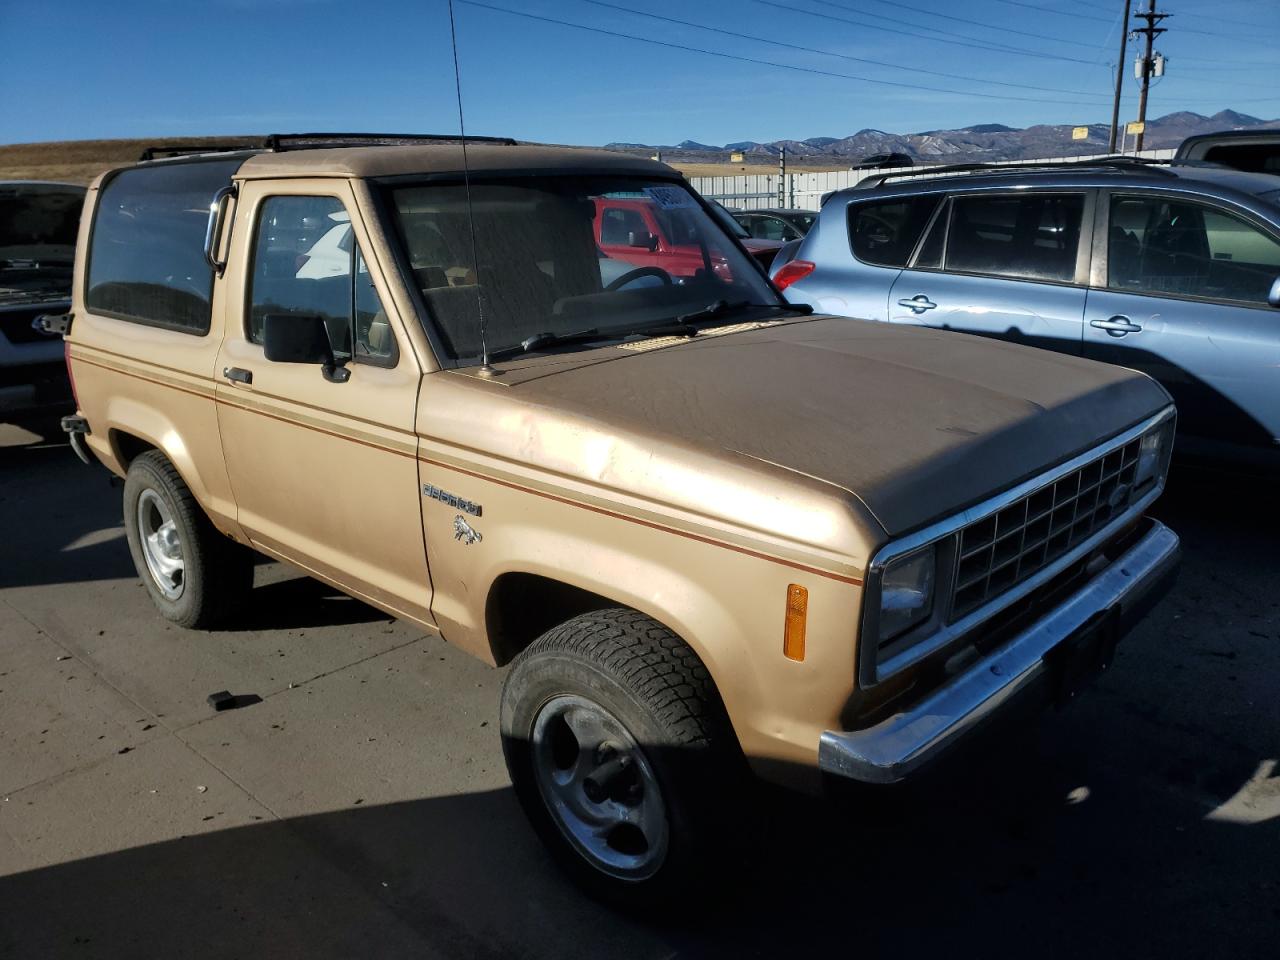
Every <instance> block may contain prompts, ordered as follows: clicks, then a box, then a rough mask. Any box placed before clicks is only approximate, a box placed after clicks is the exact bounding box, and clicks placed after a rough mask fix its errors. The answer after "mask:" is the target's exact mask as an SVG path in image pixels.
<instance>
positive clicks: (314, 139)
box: [263, 133, 519, 153]
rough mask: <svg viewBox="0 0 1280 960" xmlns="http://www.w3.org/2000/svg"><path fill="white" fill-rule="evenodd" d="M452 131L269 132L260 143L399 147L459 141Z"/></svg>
mask: <svg viewBox="0 0 1280 960" xmlns="http://www.w3.org/2000/svg"><path fill="white" fill-rule="evenodd" d="M461 142H462V137H461V136H460V135H458V134H452V133H273V134H271V135H270V136H269V137H267V138H266V139H265V140H264V141H263V146H264V147H266V148H267V149H268V150H272V151H275V152H276V153H283V152H285V151H286V150H323V149H325V148H327V147H399V146H409V145H412V144H415V143H461ZM467 142H468V143H496V144H500V145H502V146H505V147H516V146H519V144H518V143H517V142H516V141H515V140H513V139H511V138H510V137H472V136H468V137H467Z"/></svg>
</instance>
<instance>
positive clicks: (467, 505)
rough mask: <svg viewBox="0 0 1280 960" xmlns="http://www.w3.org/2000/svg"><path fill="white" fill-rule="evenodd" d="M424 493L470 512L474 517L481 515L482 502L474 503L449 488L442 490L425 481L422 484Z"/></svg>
mask: <svg viewBox="0 0 1280 960" xmlns="http://www.w3.org/2000/svg"><path fill="white" fill-rule="evenodd" d="M422 495H423V496H424V497H430V498H431V499H432V500H439V501H440V502H441V503H445V504H448V505H449V506H451V507H453V508H454V509H456V510H461V511H462V512H463V513H469V514H471V515H472V516H473V517H478V516H480V513H481V510H480V504H478V503H472V502H471V501H470V500H464V499H462V497H459V496H456V495H455V494H452V493H449V492H448V491H447V490H441V489H440V488H439V487H437V486H435V485H434V484H430V483H424V484H423V485H422Z"/></svg>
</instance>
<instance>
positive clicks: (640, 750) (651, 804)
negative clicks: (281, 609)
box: [502, 608, 752, 907]
mask: <svg viewBox="0 0 1280 960" xmlns="http://www.w3.org/2000/svg"><path fill="white" fill-rule="evenodd" d="M502 743H503V752H504V753H505V755H506V760H507V769H508V771H509V772H510V774H511V780H512V783H513V785H514V787H515V790H516V794H517V796H518V797H519V799H520V802H521V805H522V806H523V807H524V810H525V813H526V815H527V816H528V817H529V819H530V821H531V822H532V824H533V827H534V829H535V830H536V831H537V832H538V834H539V836H540V837H541V838H542V840H543V841H544V843H546V845H547V846H548V848H549V849H550V850H551V853H552V854H553V855H554V856H555V858H556V859H557V860H558V861H559V862H560V864H561V865H562V866H563V867H564V868H565V869H566V870H567V871H568V872H569V874H570V875H571V876H573V878H574V879H575V880H576V881H577V882H578V883H580V884H581V885H582V886H583V887H584V888H585V889H586V890H587V892H589V893H591V894H592V895H593V896H597V897H599V898H601V899H604V900H606V901H609V902H612V903H614V904H616V905H620V906H628V907H634V906H644V905H650V904H655V903H666V904H669V903H671V902H673V901H675V900H677V899H678V898H679V897H681V895H683V894H689V893H694V888H695V885H696V884H698V882H699V881H700V880H701V879H703V878H705V877H709V876H711V875H714V876H715V879H716V881H717V884H716V885H718V886H723V884H724V879H725V877H726V876H732V874H733V871H732V869H730V867H731V863H732V861H733V859H734V857H735V854H733V853H732V852H731V851H732V849H733V846H734V844H733V841H734V840H736V839H737V828H738V827H740V826H741V825H742V824H743V823H744V822H745V820H746V819H747V818H746V816H745V813H746V811H748V810H749V809H750V806H751V803H750V798H751V786H752V785H751V784H750V782H749V777H748V776H747V772H746V765H745V763H744V762H743V758H742V754H741V751H740V749H739V747H738V743H737V740H736V738H735V737H734V735H733V731H732V728H731V726H730V724H729V720H728V717H727V716H726V714H725V711H724V707H723V705H722V704H721V701H720V697H719V695H718V694H717V692H716V689H715V686H714V684H713V683H712V681H711V676H710V674H709V673H708V672H707V669H706V667H705V666H703V664H702V662H701V661H700V660H699V659H698V657H697V655H696V654H695V653H694V652H693V650H692V649H690V648H689V647H688V646H687V645H686V644H685V643H684V642H683V641H682V640H680V638H679V637H677V636H676V635H675V634H673V633H672V632H671V631H670V630H668V629H667V628H666V627H664V626H662V625H661V624H659V623H657V622H655V621H654V620H652V619H650V618H648V617H646V616H644V615H643V614H640V613H638V612H636V611H634V610H628V609H621V608H618V609H607V610H597V611H593V612H590V613H585V614H582V615H581V616H578V617H574V618H573V619H572V620H569V621H567V622H565V623H563V624H561V625H559V626H557V627H553V628H552V629H551V630H549V631H547V632H546V633H545V634H543V635H542V636H541V637H540V638H538V639H537V640H536V641H534V642H533V644H531V645H530V646H529V647H528V649H526V650H525V651H524V652H523V653H522V654H521V655H520V656H519V657H518V658H517V659H516V662H515V664H514V665H513V667H512V669H511V672H510V674H509V675H508V676H507V680H506V683H505V684H504V686H503V690H502ZM709 892H710V889H709V888H701V889H699V890H698V891H697V892H696V894H695V897H696V902H699V903H701V904H703V905H705V903H706V901H707V897H708V894H709Z"/></svg>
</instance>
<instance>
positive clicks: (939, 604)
mask: <svg viewBox="0 0 1280 960" xmlns="http://www.w3.org/2000/svg"><path fill="white" fill-rule="evenodd" d="M423 141H424V142H415V143H400V144H398V145H386V144H385V143H382V142H379V141H376V140H374V141H369V142H366V141H362V140H361V139H359V138H353V137H348V138H343V137H341V136H337V137H333V138H329V139H326V138H321V137H313V138H311V139H306V138H285V137H282V138H273V139H272V140H271V141H269V146H268V147H267V148H266V149H262V150H255V151H243V152H238V153H224V154H217V155H204V156H195V157H179V158H175V159H169V160H158V161H152V162H145V163H139V164H138V165H135V166H132V167H128V168H125V169H120V170H115V171H112V172H110V173H107V174H105V175H103V176H102V177H100V178H99V179H98V181H97V182H96V183H94V184H93V186H92V188H91V189H90V191H89V195H88V200H87V205H86V208H85V216H84V218H83V221H82V232H81V235H80V238H79V254H78V260H77V263H76V275H75V291H74V302H73V307H72V313H71V314H70V316H69V317H68V318H65V319H64V320H63V325H64V326H65V327H66V331H65V333H66V341H67V344H68V355H69V363H70V369H71V372H72V375H73V380H74V385H75V388H76V390H77V397H78V399H77V405H78V414H77V416H75V417H70V418H67V421H66V422H65V424H64V425H65V427H66V429H67V430H68V432H70V433H71V434H72V441H73V444H74V445H75V446H76V448H77V450H78V452H80V453H81V454H82V456H84V457H85V458H86V459H96V460H98V461H100V462H101V463H102V464H104V465H106V467H107V468H108V469H109V470H111V471H112V472H113V473H115V474H117V475H119V476H121V477H123V478H124V479H125V482H124V517H125V524H126V528H127V532H128V540H129V547H130V550H131V551H132V553H133V557H134V561H135V563H136V564H137V568H138V572H139V575H140V576H141V578H142V581H143V583H145V585H146V588H147V590H148V591H150V594H151V597H152V599H153V600H154V601H155V604H156V606H157V607H158V608H159V609H160V612H161V613H162V614H163V615H164V616H165V617H168V618H169V619H170V620H172V621H174V622H176V623H179V624H182V625H184V626H187V627H202V626H204V625H206V624H209V623H211V622H213V621H214V620H215V618H218V617H222V616H224V615H226V614H227V613H229V612H230V611H231V610H232V609H233V607H234V605H235V603H236V601H238V600H239V599H241V598H242V597H243V596H244V595H245V593H246V592H247V591H248V590H249V589H250V585H251V579H252V578H251V566H252V555H253V551H258V552H261V553H263V554H266V555H268V556H270V557H274V558H277V559H280V560H285V561H288V562H289V563H291V564H295V565H296V566H298V567H300V568H302V569H303V570H305V571H307V572H308V573H309V574H311V575H313V576H315V577H317V578H319V579H321V580H323V581H325V582H327V583H329V584H332V585H334V586H335V587H338V588H340V589H342V590H344V591H346V592H347V593H349V594H351V595H352V596H355V597H359V598H360V599H362V600H364V601H366V602H368V603H370V604H373V605H374V606H376V607H378V608H380V609H382V610H385V611H387V612H389V613H391V614H394V615H395V616H397V617H402V618H405V619H407V620H410V621H412V622H414V623H416V624H418V625H419V626H421V628H422V629H423V630H425V631H429V632H431V633H433V634H440V635H442V636H443V637H444V638H445V639H447V640H448V641H450V642H452V643H455V644H457V645H459V646H461V647H462V648H464V649H466V650H468V651H470V652H471V653H473V654H475V655H476V656H477V657H480V658H482V659H484V660H486V661H488V662H490V663H493V664H497V665H503V664H508V663H510V664H511V668H510V672H509V674H508V676H507V679H506V683H505V687H504V690H503V697H502V711H501V713H502V715H501V728H502V735H503V743H504V749H505V752H506V758H507V763H508V766H509V769H510V773H511V778H512V780H513V782H514V784H515V788H516V791H517V793H518V795H519V797H520V799H521V801H522V803H523V805H524V808H525V810H526V811H527V812H528V815H529V817H530V819H531V820H532V822H533V823H534V825H535V826H536V827H537V829H538V832H539V833H540V834H541V836H542V837H543V839H544V840H545V841H546V842H547V843H548V845H549V846H550V848H551V849H552V851H553V852H554V853H555V854H556V855H557V857H558V858H559V859H560V860H561V861H562V862H563V863H564V864H565V865H566V866H567V867H568V868H569V869H570V870H571V871H572V872H574V873H576V874H577V875H578V877H579V878H580V879H583V880H585V881H586V882H588V883H589V884H590V885H591V887H592V888H593V889H595V890H596V891H600V892H603V893H605V894H607V895H613V896H617V897H636V896H647V895H658V894H662V893H666V892H669V891H670V890H672V889H674V888H676V887H677V886H678V885H679V884H682V883H686V882H687V880H688V878H689V877H691V876H697V875H699V868H700V867H701V866H702V865H705V864H707V863H708V862H714V860H715V859H716V858H717V851H720V850H722V849H723V848H722V847H721V846H720V844H722V843H724V842H729V843H732V842H733V841H732V837H730V836H727V835H728V833H729V831H728V829H727V828H728V827H729V826H730V821H731V819H732V816H731V813H732V810H733V808H734V807H735V806H736V804H734V803H726V802H725V800H724V797H725V796H726V795H727V794H728V793H730V791H732V790H736V787H734V786H733V781H734V778H735V777H737V776H738V775H739V773H740V772H742V771H748V770H749V771H751V772H754V773H755V774H756V775H758V776H759V777H762V778H765V779H768V780H772V781H781V782H785V783H788V784H798V785H807V784H808V783H809V782H811V781H812V782H816V783H821V781H822V780H823V775H825V776H826V777H835V778H846V779H851V780H856V781H864V782H872V783H883V782H890V781H896V780H900V779H902V778H904V777H907V776H908V775H911V774H913V773H914V772H916V771H919V770H921V769H922V768H926V767H929V766H932V765H933V763H934V761H935V760H936V759H937V758H938V756H939V755H940V754H942V753H943V752H944V751H945V750H947V749H948V748H950V747H951V746H952V745H953V744H955V743H956V742H958V741H960V740H962V739H965V737H966V735H967V734H969V733H970V732H971V731H972V730H973V729H974V728H975V727H977V726H978V725H979V724H981V723H983V722H984V721H987V720H989V719H991V718H993V717H995V716H997V715H1000V714H1007V713H1008V712H1009V708H1010V707H1011V705H1012V703H1013V702H1014V700H1015V699H1016V700H1017V701H1019V702H1025V701H1027V700H1028V699H1030V700H1036V699H1040V700H1043V701H1046V702H1047V701H1049V700H1051V699H1054V698H1061V697H1063V696H1069V695H1070V694H1072V693H1074V691H1075V690H1076V688H1077V687H1079V686H1080V685H1081V684H1082V683H1083V682H1084V681H1085V680H1087V679H1088V678H1089V677H1090V676H1092V675H1093V674H1095V673H1096V672H1097V671H1099V670H1100V669H1102V668H1103V667H1105V666H1106V664H1107V663H1108V662H1109V659H1110V657H1111V654H1112V651H1113V650H1114V647H1115V644H1116V641H1117V639H1118V638H1119V637H1120V636H1121V635H1122V634H1123V633H1124V632H1125V630H1126V629H1127V628H1128V627H1129V626H1130V625H1131V624H1132V623H1133V622H1134V621H1135V620H1136V619H1137V618H1138V617H1140V616H1141V615H1142V613H1143V611H1144V610H1145V609H1146V608H1147V607H1148V606H1149V605H1150V604H1151V603H1152V602H1153V601H1154V600H1155V599H1157V598H1158V597H1159V596H1160V595H1161V593H1162V592H1163V591H1164V589H1165V588H1166V587H1167V585H1168V583H1169V581H1170V579H1171V576H1172V574H1173V571H1174V569H1175V567H1176V562H1177V557H1178V540H1177V538H1176V537H1175V536H1174V535H1173V534H1172V533H1171V532H1170V531H1169V530H1167V529H1166V528H1165V527H1163V526H1162V525H1161V524H1159V523H1158V522H1156V521H1154V520H1151V519H1147V518H1145V517H1144V515H1143V514H1144V511H1145V510H1146V508H1147V507H1148V506H1149V505H1150V504H1151V503H1152V501H1153V500H1154V499H1155V498H1156V497H1157V496H1158V495H1159V494H1160V492H1161V490H1162V489H1163V487H1164V483H1165V473H1166V470H1167V466H1168V460H1169V455H1170V447H1171V443H1172V430H1173V422H1174V420H1173V417H1174V413H1173V409H1172V407H1171V406H1170V403H1169V398H1168V396H1167V395H1166V394H1165V392H1164V391H1163V390H1162V389H1161V388H1160V387H1159V386H1158V385H1157V384H1156V383H1155V382H1154V381H1152V380H1150V379H1148V378H1147V377H1145V376H1142V375H1140V374H1136V373H1133V372H1131V371H1127V370H1123V369H1119V368H1117V367H1113V366H1104V365H1102V364H1097V363H1091V362H1087V361H1084V360H1080V359H1075V358H1071V357H1065V356H1062V355H1059V354H1056V353H1044V352H1040V351H1037V350H1033V349H1029V348H1025V347H1021V346H1015V345H1011V344H1005V343H997V342H993V341H990V340H985V339H979V338H977V337H970V336H964V335H959V334H953V333H947V332H943V331H938V330H929V329H919V328H902V327H894V326H886V325H884V324H872V323H864V322H860V321H856V320H848V319H835V318H829V317H820V316H812V315H807V308H797V307H794V306H790V305H788V304H787V303H785V302H784V301H783V299H782V298H781V297H780V296H779V295H778V293H777V292H776V291H775V290H774V289H773V287H772V286H771V285H770V284H769V281H768V280H767V279H766V278H765V276H764V275H763V274H762V273H761V271H760V269H759V267H758V266H757V265H756V264H755V263H754V262H753V261H752V260H751V258H750V257H749V256H747V255H746V254H745V253H744V251H743V249H742V248H741V247H740V246H739V244H738V243H737V242H736V241H735V240H734V239H733V238H731V237H730V236H728V235H727V234H726V233H725V232H724V231H723V230H722V229H721V228H720V227H719V226H718V225H717V221H716V220H715V218H714V217H713V216H712V215H711V214H710V213H709V212H708V208H707V205H706V203H705V202H704V201H703V200H702V199H700V198H699V197H698V196H697V195H696V194H695V193H693V192H692V191H691V190H690V189H689V188H688V186H687V184H686V183H685V182H684V181H683V179H682V178H681V177H680V175H679V174H678V173H676V172H675V171H673V170H672V169H670V168H669V167H666V166H664V165H662V164H660V163H654V162H650V161H647V160H640V159H636V158H633V157H629V156H625V155H621V154H617V153H606V152H595V151H586V150H576V149H560V148H557V149H550V148H545V147H538V146H527V145H515V144H514V143H502V142H490V143H480V142H476V141H470V142H469V145H468V146H467V148H466V153H465V159H464V152H463V148H462V147H461V146H460V145H458V144H457V143H444V142H429V141H427V140H426V138H423ZM614 197H630V198H642V199H644V200H646V201H647V202H649V203H651V204H652V206H653V207H654V208H655V209H656V210H658V211H660V214H661V216H662V217H663V218H665V220H666V221H667V223H666V226H667V228H668V230H669V232H670V234H671V235H672V236H678V237H680V239H681V242H682V243H685V244H687V245H690V246H694V247H697V248H698V249H699V250H700V251H701V257H702V265H701V267H700V268H698V269H697V270H695V271H692V272H691V273H690V274H689V275H686V276H680V277H673V276H671V275H669V274H668V273H666V272H665V271H663V270H662V269H661V267H655V266H652V265H640V266H635V265H633V264H631V263H629V262H628V261H627V259H626V254H625V248H624V249H623V250H622V252H621V254H620V255H619V251H618V249H617V248H614V249H613V250H611V253H610V255H608V256H606V255H605V254H604V253H603V252H602V251H601V249H600V248H599V247H598V246H597V245H596V242H595V236H596V231H595V229H594V224H593V218H594V217H595V216H596V215H597V211H598V210H599V209H601V207H600V204H598V202H597V201H598V200H600V199H601V198H614ZM646 240H647V238H646V237H642V236H637V237H636V252H637V256H636V260H637V261H641V262H642V263H643V261H644V260H645V259H646V258H648V256H649V248H648V245H647V243H646ZM740 836H741V835H739V838H740Z"/></svg>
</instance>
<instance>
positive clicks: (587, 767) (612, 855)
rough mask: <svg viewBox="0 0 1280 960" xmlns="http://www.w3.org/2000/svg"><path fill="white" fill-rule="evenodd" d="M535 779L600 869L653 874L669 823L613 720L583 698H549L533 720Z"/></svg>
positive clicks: (564, 827)
mask: <svg viewBox="0 0 1280 960" xmlns="http://www.w3.org/2000/svg"><path fill="white" fill-rule="evenodd" d="M533 769H534V778H535V779H536V780H537V782H538V789H539V791H540V792H541V794H542V799H543V801H544V802H545V803H546V805H547V810H548V811H550V813H551V819H552V820H554V821H555V823H556V826H557V827H559V828H560V831H561V833H563V834H564V835H565V837H566V839H568V841H569V842H570V843H571V844H573V846H574V848H575V849H576V850H577V851H578V853H579V854H581V855H582V856H583V858H585V859H586V860H587V861H588V862H589V863H590V864H591V865H592V866H594V867H595V868H596V869H597V870H600V871H602V872H603V873H607V874H609V875H610V876H613V877H618V878H621V879H624V880H643V879H645V878H646V877H651V876H653V874H655V873H657V871H658V868H659V867H661V866H662V863H663V861H664V860H665V859H666V855H667V841H668V836H669V828H668V825H667V812H666V807H665V805H664V804H663V802H662V791H661V789H660V788H659V786H658V779H657V777H655V776H654V773H653V768H652V767H651V766H650V765H649V761H648V759H647V758H646V757H645V755H644V753H643V752H642V751H641V750H640V747H639V746H638V745H637V744H636V741H635V739H634V738H633V737H632V736H631V734H630V733H629V732H628V731H627V728H626V727H624V726H623V725H622V722H621V721H620V720H618V718H617V717H615V716H613V714H611V713H609V711H607V710H606V709H604V707H602V706H600V705H599V704H598V703H593V702H592V701H590V700H586V699H584V698H582V697H576V696H560V697H555V698H553V699H551V700H548V701H547V702H546V703H545V704H543V706H542V708H541V709H540V710H539V711H538V715H537V717H536V718H535V719H534V722H533Z"/></svg>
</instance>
